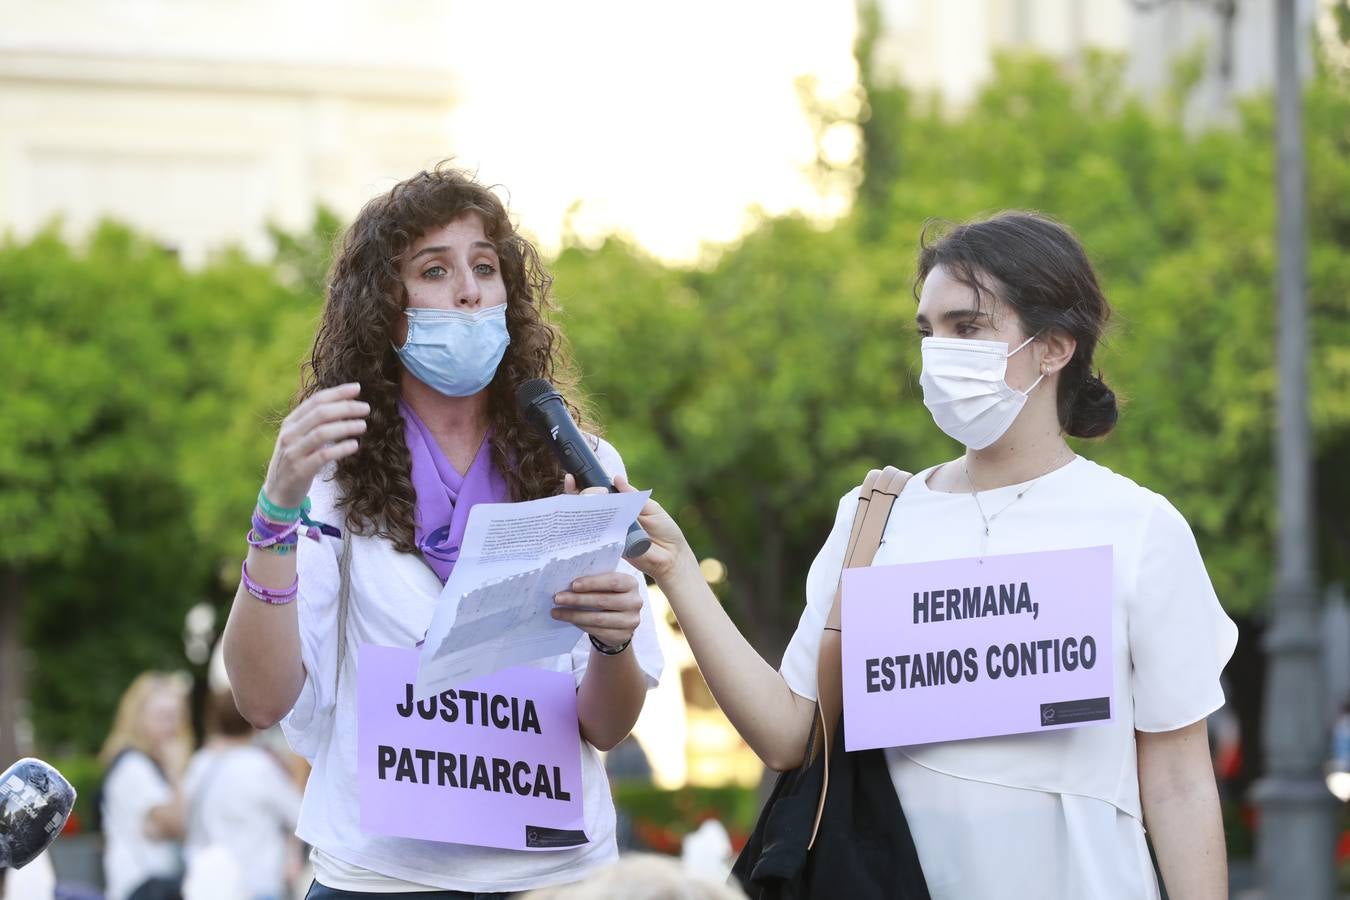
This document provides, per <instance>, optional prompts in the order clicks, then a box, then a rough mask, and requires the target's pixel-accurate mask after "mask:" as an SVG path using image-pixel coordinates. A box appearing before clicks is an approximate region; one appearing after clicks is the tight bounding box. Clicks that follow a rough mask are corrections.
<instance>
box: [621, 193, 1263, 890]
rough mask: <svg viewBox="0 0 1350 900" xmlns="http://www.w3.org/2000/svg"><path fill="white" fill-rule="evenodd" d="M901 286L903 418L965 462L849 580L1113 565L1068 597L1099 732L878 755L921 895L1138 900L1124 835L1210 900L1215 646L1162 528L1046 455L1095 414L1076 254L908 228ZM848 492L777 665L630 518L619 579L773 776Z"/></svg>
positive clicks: (825, 620) (959, 232)
mask: <svg viewBox="0 0 1350 900" xmlns="http://www.w3.org/2000/svg"><path fill="white" fill-rule="evenodd" d="M920 291H921V293H920ZM915 292H916V294H917V295H918V298H919V308H918V313H917V315H916V325H917V330H918V333H919V337H920V341H921V348H922V351H921V352H922V359H923V370H922V374H921V376H920V379H919V381H920V385H921V386H922V387H923V396H924V404H925V405H926V406H927V407H928V409H929V411H930V413H931V414H932V415H933V418H934V421H935V423H936V424H937V426H938V427H939V428H940V429H941V430H942V431H943V432H945V433H946V434H947V435H948V436H949V437H951V438H952V439H954V440H955V441H957V442H959V443H961V444H962V445H964V447H965V453H964V454H963V455H962V456H959V457H957V458H956V459H955V460H952V461H950V462H947V463H944V464H942V465H937V466H933V467H931V468H928V469H925V470H923V471H921V472H919V473H917V474H916V475H914V476H913V477H912V478H909V480H908V482H907V483H906V484H905V485H904V487H903V489H902V490H901V491H900V493H899V495H898V497H897V499H896V501H895V505H894V508H893V509H892V510H891V513H890V518H889V520H888V522H887V524H886V528H885V530H884V536H883V540H882V545H881V547H880V549H879V550H878V551H877V554H876V557H875V559H874V561H873V565H878V566H885V565H894V564H900V563H917V562H929V561H936V560H968V561H974V560H977V559H978V560H983V559H984V557H985V556H993V555H995V554H999V555H1004V554H1008V555H1012V554H1026V553H1033V552H1038V551H1051V550H1072V549H1076V548H1088V547H1100V546H1111V547H1112V550H1113V560H1114V561H1113V563H1112V568H1111V570H1110V573H1109V577H1110V579H1111V582H1112V592H1111V594H1110V595H1109V596H1104V597H1094V596H1084V598H1083V602H1085V603H1086V602H1101V603H1110V604H1111V608H1110V614H1111V619H1112V622H1113V627H1112V644H1113V647H1112V650H1113V657H1112V658H1113V673H1112V674H1113V692H1114V699H1113V712H1114V717H1113V719H1112V720H1111V721H1109V722H1102V723H1093V724H1091V725H1088V726H1087V727H1079V728H1072V729H1064V730H1056V731H1049V732H1040V733H1024V734H1009V735H1005V736H996V737H986V738H975V739H967V740H952V741H940V742H936V743H932V744H923V745H918V746H907V747H899V748H891V749H889V750H887V751H886V761H887V764H888V767H889V771H890V777H891V780H892V781H893V783H894V785H895V788H896V793H897V795H898V796H899V798H900V800H901V803H902V805H903V812H904V815H905V817H906V818H907V820H908V823H909V827H910V829H911V831H912V834H913V839H914V844H915V846H916V848H917V850H918V856H919V860H920V862H921V864H922V868H923V873H924V876H925V879H926V881H927V884H928V889H929V891H930V892H931V896H932V897H933V898H935V900H983V898H996V897H999V898H1001V897H1036V898H1046V900H1049V898H1061V900H1077V898H1083V897H1092V898H1096V900H1108V898H1119V900H1138V898H1157V897H1158V896H1159V889H1158V883H1157V878H1156V876H1155V874H1154V868H1153V865H1152V862H1151V861H1150V857H1149V843H1148V841H1147V840H1146V838H1145V835H1144V826H1145V824H1147V827H1148V832H1149V838H1151V840H1152V846H1153V849H1154V850H1155V851H1156V854H1157V859H1158V866H1159V869H1160V870H1161V872H1162V876H1163V881H1164V882H1165V884H1166V887H1167V891H1168V894H1169V895H1170V896H1171V897H1173V898H1178V900H1181V898H1185V900H1220V898H1225V897H1227V868H1226V866H1227V860H1226V851H1225V845H1224V835H1223V824H1222V821H1221V817H1220V812H1219V800H1218V794H1217V790H1216V786H1215V777H1214V769H1213V766H1212V763H1211V760H1210V754H1209V744H1208V741H1207V739H1206V722H1205V720H1206V717H1207V716H1208V715H1210V714H1211V713H1212V712H1214V710H1216V709H1218V708H1219V707H1221V706H1222V705H1223V703H1224V694H1223V690H1222V688H1221V685H1220V682H1219V677H1220V673H1221V672H1222V670H1223V667H1224V665H1225V663H1227V661H1228V659H1229V657H1230V656H1231V655H1232V652H1233V649H1234V646H1235V645H1236V642H1237V629H1236V626H1235V625H1234V624H1233V622H1232V621H1231V620H1230V619H1229V618H1228V616H1227V615H1226V614H1225V613H1224V611H1223V608H1222V607H1221V606H1220V605H1219V601H1218V597H1217V596H1216V595H1215V593H1214V588H1213V585H1212V584H1211V583H1210V579H1209V575H1208V573H1207V572H1206V570H1205V566H1204V562H1203V560H1202V559H1201V557H1200V552H1199V549H1198V548H1197V546H1196V542H1195V538H1194V536H1193V535H1192V533H1191V529H1190V526H1189V525H1188V524H1187V523H1186V521H1185V519H1184V518H1182V516H1181V515H1180V513H1178V512H1177V510H1176V509H1175V508H1174V507H1173V506H1172V505H1171V504H1170V503H1169V502H1168V501H1167V500H1166V498H1164V497H1162V496H1160V495H1158V494H1156V493H1154V492H1152V491H1149V490H1147V489H1146V488H1143V487H1140V486H1139V485H1137V484H1135V483H1134V482H1133V481H1130V480H1129V479H1127V478H1124V477H1122V476H1120V475H1117V474H1115V473H1114V472H1111V471H1110V470H1109V469H1106V468H1104V467H1102V466H1099V465H1097V464H1096V463H1093V462H1091V461H1089V460H1087V459H1085V458H1083V457H1081V456H1079V455H1077V454H1076V453H1075V452H1074V451H1073V449H1072V448H1071V447H1070V446H1069V445H1068V443H1067V442H1066V441H1065V437H1066V436H1071V437H1079V438H1092V437H1101V436H1104V435H1106V434H1108V433H1109V432H1110V431H1111V430H1112V428H1113V427H1114V426H1115V423H1116V419H1117V415H1118V411H1117V406H1116V398H1115V394H1114V393H1113V392H1112V391H1111V389H1110V388H1108V387H1107V386H1106V384H1105V383H1104V382H1103V381H1102V379H1101V378H1100V376H1099V375H1098V374H1097V373H1096V372H1095V370H1094V368H1093V351H1094V349H1095V347H1096V345H1097V342H1098V340H1099V339H1100V338H1101V336H1102V334H1103V333H1104V329H1105V325H1106V321H1107V318H1108V316H1109V314H1110V309H1109V306H1108V305H1107V301H1106V297H1105V296H1104V294H1103V293H1102V291H1101V288H1100V286H1099V284H1098V280H1097V276H1096V273H1095V272H1094V271H1093V269H1092V265H1091V263H1090V262H1089V261H1088V257H1087V254H1086V253H1085V251H1084V250H1083V248H1082V246H1081V245H1080V244H1079V242H1078V240H1077V239H1076V238H1075V237H1074V236H1073V235H1072V234H1071V233H1070V232H1069V231H1068V229H1066V228H1065V227H1063V226H1062V225H1060V224H1058V223H1057V222H1054V221H1052V220H1050V219H1048V218H1046V217H1044V216H1041V215H1038V214H1035V213H1022V212H1007V213H1001V214H999V215H996V216H993V217H992V218H990V219H987V220H983V221H976V222H971V223H968V224H965V225H961V226H957V227H955V228H953V229H951V230H950V231H949V232H947V233H946V234H945V235H943V236H941V237H939V238H938V239H937V240H935V241H931V242H930V241H929V240H928V236H927V235H925V237H924V240H923V243H922V245H921V249H920V253H919V260H918V275H917V279H916V283H915ZM878 414H879V415H884V414H885V411H884V410H879V411H878ZM619 484H620V487H621V489H623V490H630V489H631V487H630V486H629V485H627V483H626V482H623V481H620V482H619ZM858 496H859V489H858V488H855V489H854V490H853V491H851V492H850V493H848V494H847V495H845V496H844V498H843V499H842V500H841V501H840V504H839V509H838V515H837V517H836V520H835V524H834V529H833V530H832V531H831V533H830V535H829V537H828V538H827V539H826V542H825V545H824V547H823V548H822V549H821V551H820V553H819V555H818V556H817V557H816V559H815V562H814V563H813V564H812V566H811V570H810V573H809V574H808V576H807V586H806V594H807V605H806V609H805V611H804V612H803V614H802V617H801V622H800V624H799V626H798V629H797V632H796V634H795V635H794V636H793V638H792V641H791V643H790V644H789V645H788V648H787V651H786V652H785V653H784V656H783V662H782V665H781V667H780V669H778V670H775V669H774V668H772V667H771V666H770V665H769V664H768V663H766V662H765V661H764V659H763V658H762V657H760V656H759V654H758V653H757V652H756V651H755V649H754V648H753V647H752V646H751V645H750V644H749V643H748V642H747V641H746V640H745V639H744V638H743V637H742V636H741V634H740V632H739V631H738V630H737V629H736V626H735V625H734V624H733V623H732V621H731V620H730V618H728V616H727V614H726V612H725V611H724V610H723V608H722V606H721V604H720V603H719V602H718V601H717V598H716V597H715V596H714V595H713V593H712V592H711V590H710V589H709V588H708V585H707V582H706V580H705V579H704V578H703V576H702V574H701V573H700V571H699V567H698V562H697V560H696V558H695V556H694V554H693V552H692V551H691V550H690V548H689V545H688V543H687V542H686V541H685V539H684V537H683V535H682V534H681V532H680V530H679V527H678V526H677V525H676V523H675V522H674V520H673V519H671V518H670V516H669V515H667V514H666V513H665V512H664V511H663V510H662V509H661V507H660V506H659V504H657V503H655V502H654V501H649V502H648V504H647V507H646V508H645V509H644V511H643V514H642V516H641V518H640V522H641V524H642V525H643V527H644V528H646V530H647V533H648V534H649V535H650V536H651V538H652V541H653V546H652V549H651V550H650V551H648V553H647V554H646V555H645V556H643V557H642V558H640V559H637V560H634V563H635V565H637V566H638V567H639V568H641V569H643V570H644V571H646V572H648V573H649V574H651V575H652V576H653V577H654V578H655V579H656V582H657V584H658V586H659V587H660V588H661V590H662V591H663V592H664V593H665V595H666V597H667V598H668V599H669V600H670V604H671V607H672V609H674V611H675V613H676V615H677V616H678V618H679V622H680V626H681V628H682V629H683V631H684V634H685V636H686V638H687V639H688V641H689V644H690V647H691V648H692V649H693V652H694V655H695V658H696V659H697V661H698V665H699V668H700V670H701V671H702V673H703V676H704V678H705V679H706V681H707V683H708V687H709V688H711V690H712V692H713V695H714V696H715V697H716V698H717V701H718V703H719V704H721V706H722V709H723V710H724V711H725V712H726V713H727V716H728V718H729V719H730V720H731V722H732V723H733V724H734V725H735V726H736V728H737V730H739V731H740V733H741V734H742V736H744V737H745V739H746V741H747V742H748V743H749V744H750V746H751V747H753V748H754V749H755V752H756V753H758V754H759V755H760V757H761V758H762V759H763V760H764V761H765V762H766V763H767V764H768V765H769V766H770V767H772V768H774V769H778V770H788V769H792V768H795V767H796V766H798V765H799V764H800V762H801V760H802V757H803V752H804V749H805V747H806V744H807V738H808V734H809V733H810V731H811V729H812V725H813V721H814V719H815V716H816V705H815V704H816V685H817V672H818V660H819V659H820V657H821V648H822V645H823V644H824V642H825V641H827V640H828V641H833V642H836V643H835V645H834V646H835V647H836V648H837V647H838V643H837V642H838V641H839V640H840V637H839V634H838V633H839V631H840V628H839V627H837V626H838V624H839V620H838V619H837V615H838V606H837V597H838V593H839V584H840V574H841V568H842V565H843V561H844V558H845V552H846V548H847V544H848V540H849V536H850V531H851V528H852V523H853V519H854V513H855V510H856V509H857V505H858V504H857V500H858ZM947 689H948V690H950V687H948V688H947ZM846 717H847V715H846Z"/></svg>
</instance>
